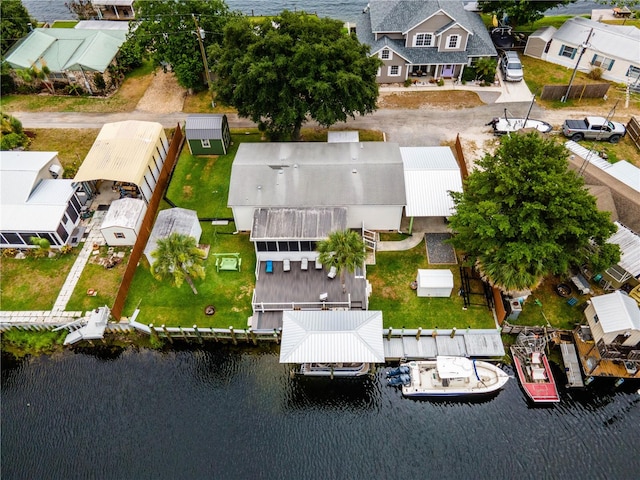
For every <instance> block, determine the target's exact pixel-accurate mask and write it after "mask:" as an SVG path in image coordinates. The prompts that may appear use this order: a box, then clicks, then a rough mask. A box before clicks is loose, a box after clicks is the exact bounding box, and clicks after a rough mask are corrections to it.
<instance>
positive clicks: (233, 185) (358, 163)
mask: <svg viewBox="0 0 640 480" xmlns="http://www.w3.org/2000/svg"><path fill="white" fill-rule="evenodd" d="M405 203H406V196H405V186H404V172H403V166H402V158H401V156H400V150H399V147H398V145H397V144H395V143H386V142H359V143H354V142H350V143H311V142H291V143H242V144H241V145H240V146H239V147H238V153H237V154H236V157H235V160H234V162H233V166H232V169H231V180H230V185H229V200H228V205H229V207H230V208H231V209H232V211H233V218H234V220H235V224H236V229H237V230H238V231H250V230H251V228H252V226H253V222H254V212H255V210H256V209H259V208H334V207H337V208H341V207H344V208H346V211H347V214H346V228H362V227H363V226H364V227H365V228H367V229H370V230H398V229H399V228H400V221H401V219H402V210H403V208H404V205H405Z"/></svg>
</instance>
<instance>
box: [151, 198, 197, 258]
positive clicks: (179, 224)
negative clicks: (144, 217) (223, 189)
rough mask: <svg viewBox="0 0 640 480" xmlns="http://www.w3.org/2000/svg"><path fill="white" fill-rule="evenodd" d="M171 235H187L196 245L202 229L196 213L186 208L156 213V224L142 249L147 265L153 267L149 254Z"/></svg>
mask: <svg viewBox="0 0 640 480" xmlns="http://www.w3.org/2000/svg"><path fill="white" fill-rule="evenodd" d="M172 233H181V234H183V235H188V236H190V237H193V238H195V239H196V243H198V242H199V241H200V235H202V227H201V226H200V221H199V220H198V214H197V213H196V211H195V210H187V209H186V208H170V209H168V210H162V211H160V212H158V217H157V218H156V223H155V224H154V225H153V230H151V234H150V235H149V240H148V241H147V246H146V247H145V249H144V255H145V256H146V257H147V260H149V265H153V263H154V262H155V259H154V258H153V257H152V256H151V253H152V252H154V251H155V250H156V248H157V246H158V240H160V239H163V238H167V237H168V236H169V235H171V234H172Z"/></svg>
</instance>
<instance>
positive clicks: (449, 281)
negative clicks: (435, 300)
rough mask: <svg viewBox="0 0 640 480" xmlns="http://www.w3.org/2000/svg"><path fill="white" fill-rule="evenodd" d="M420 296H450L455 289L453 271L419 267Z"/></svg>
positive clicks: (418, 291)
mask: <svg viewBox="0 0 640 480" xmlns="http://www.w3.org/2000/svg"><path fill="white" fill-rule="evenodd" d="M416 283H417V284H418V290H417V293H418V296H419V297H449V296H451V291H452V290H453V273H451V270H448V269H447V270H444V269H418V276H417V277H416Z"/></svg>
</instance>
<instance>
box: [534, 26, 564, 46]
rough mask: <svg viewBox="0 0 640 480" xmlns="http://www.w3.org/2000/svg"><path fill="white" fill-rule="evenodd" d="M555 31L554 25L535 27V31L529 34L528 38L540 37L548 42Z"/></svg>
mask: <svg viewBox="0 0 640 480" xmlns="http://www.w3.org/2000/svg"><path fill="white" fill-rule="evenodd" d="M557 31H558V29H557V28H556V27H553V26H551V25H549V26H547V27H542V28H539V29H537V30H536V31H535V32H533V33H532V34H531V35H529V38H540V39H542V40H544V41H546V42H548V41H549V40H551V38H552V37H553V34H554V33H556V32H557Z"/></svg>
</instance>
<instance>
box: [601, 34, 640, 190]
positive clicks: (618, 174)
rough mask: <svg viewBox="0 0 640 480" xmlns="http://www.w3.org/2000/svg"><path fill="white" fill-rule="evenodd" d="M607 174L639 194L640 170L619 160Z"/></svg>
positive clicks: (639, 44)
mask: <svg viewBox="0 0 640 480" xmlns="http://www.w3.org/2000/svg"><path fill="white" fill-rule="evenodd" d="M638 50H639V51H638V53H639V54H640V43H638ZM607 173H608V174H609V175H611V176H612V177H615V178H617V179H618V180H620V181H621V182H622V183H625V184H627V185H629V186H630V187H631V188H633V189H634V190H635V191H636V192H640V168H638V167H636V166H635V165H633V164H632V163H629V162H627V161H626V160H620V161H618V162H616V163H614V164H613V165H611V167H610V168H608V169H607Z"/></svg>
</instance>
